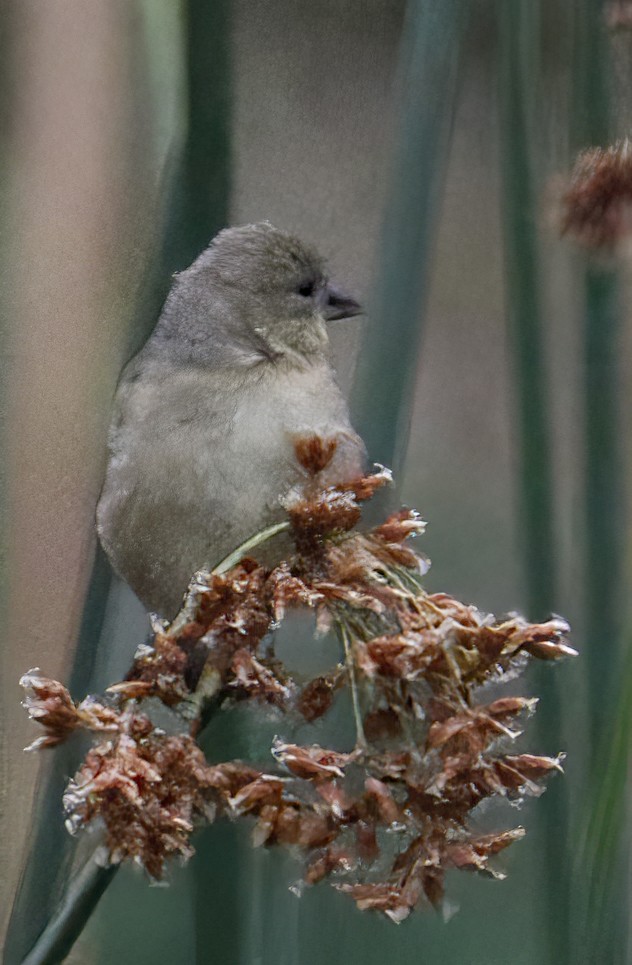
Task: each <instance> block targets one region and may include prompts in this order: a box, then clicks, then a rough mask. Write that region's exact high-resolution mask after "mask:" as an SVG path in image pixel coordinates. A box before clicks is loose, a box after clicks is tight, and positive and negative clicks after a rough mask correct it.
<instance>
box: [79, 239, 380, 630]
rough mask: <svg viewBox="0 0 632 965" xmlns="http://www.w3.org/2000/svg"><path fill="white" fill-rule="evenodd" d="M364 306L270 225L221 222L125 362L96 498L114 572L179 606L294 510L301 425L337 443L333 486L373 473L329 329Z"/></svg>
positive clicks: (167, 607) (304, 432)
mask: <svg viewBox="0 0 632 965" xmlns="http://www.w3.org/2000/svg"><path fill="white" fill-rule="evenodd" d="M359 312H360V307H359V305H358V303H357V302H356V301H354V300H353V299H352V298H350V297H349V296H348V295H345V294H343V293H342V292H340V291H338V290H337V289H336V288H334V287H333V286H332V285H331V284H330V283H329V281H328V279H327V275H326V272H325V265H324V262H323V260H322V259H321V258H320V256H319V255H318V254H317V253H316V252H315V251H313V250H312V249H311V248H309V247H307V246H306V245H304V244H303V243H302V242H301V241H299V240H298V239H297V238H295V237H293V236H292V235H289V234H287V233H286V232H284V231H280V230H279V229H277V228H275V227H274V226H273V225H271V224H269V223H267V222H263V223H261V224H254V225H246V226H244V227H238V228H228V229H226V230H224V231H221V232H220V233H219V234H218V235H217V237H216V238H215V239H214V240H213V242H212V243H211V245H210V246H209V247H208V248H207V249H206V250H205V251H204V252H203V253H202V254H201V255H200V256H199V257H198V258H197V259H196V261H194V262H193V264H192V265H191V267H190V268H187V269H186V271H183V272H181V273H180V274H178V275H177V276H176V277H175V280H174V283H173V287H172V289H171V291H170V292H169V295H168V297H167V300H166V302H165V305H164V308H163V310H162V313H161V315H160V317H159V319H158V322H157V325H156V327H155V329H154V331H153V333H152V335H151V336H150V338H149V339H148V341H147V343H146V344H145V346H144V348H143V349H142V350H141V351H140V352H139V353H138V355H136V356H135V357H134V358H133V359H132V360H131V362H129V364H128V365H127V366H126V368H125V369H124V371H123V374H122V377H121V380H120V383H119V386H118V389H117V392H116V397H115V401H114V412H113V417H112V423H111V427H110V435H109V462H108V467H107V474H106V478H105V483H104V486H103V491H102V494H101V497H100V501H99V504H98V508H97V526H98V532H99V536H100V539H101V542H102V544H103V547H104V549H105V551H106V553H107V555H108V557H109V559H110V562H111V563H112V566H113V568H114V570H115V571H116V572H117V573H118V574H119V576H121V577H122V578H123V579H124V580H125V581H126V582H127V583H128V584H129V585H130V586H131V588H132V589H133V590H134V592H135V593H136V595H137V596H138V597H139V599H140V600H141V601H142V602H143V603H144V604H145V606H147V607H148V608H149V609H151V610H153V611H155V612H157V613H159V614H160V615H162V616H164V617H172V616H173V615H174V614H175V613H176V612H177V610H178V608H179V606H180V604H181V601H182V596H183V593H184V592H185V590H186V588H187V585H188V583H189V580H190V579H191V577H192V575H193V573H194V572H195V571H196V570H198V569H200V568H202V567H207V566H213V565H215V564H217V563H218V562H219V561H220V560H221V559H222V558H223V557H225V556H226V555H227V554H228V553H230V552H231V550H233V549H235V547H237V546H238V545H239V544H240V543H241V542H243V541H244V540H246V539H247V538H248V537H249V536H252V535H253V534H254V533H256V532H257V531H259V530H261V529H262V528H264V527H266V526H268V525H271V524H272V523H274V522H275V521H277V520H280V519H282V518H283V515H284V509H283V506H282V502H281V500H283V498H284V497H285V496H287V494H288V493H289V492H291V491H293V490H296V489H299V490H300V487H301V485H302V483H303V482H304V481H305V479H306V478H307V474H306V470H305V469H304V468H303V467H302V466H301V465H300V464H299V462H298V460H297V457H296V454H295V449H294V442H295V440H296V439H297V438H298V437H301V436H312V435H319V436H322V437H326V438H332V437H333V438H335V439H336V440H337V448H336V451H335V454H334V456H333V459H332V461H331V463H330V464H329V466H328V467H327V468H326V470H325V471H324V473H323V482H324V483H325V484H326V483H327V482H333V481H340V480H343V479H348V478H351V477H354V476H357V475H360V474H361V473H362V471H363V469H364V468H365V448H364V444H363V442H362V440H361V439H360V438H359V436H358V435H357V434H356V433H355V432H354V431H353V429H352V427H351V424H350V422H349V413H348V409H347V404H346V401H345V399H344V397H343V396H342V394H341V391H340V389H339V387H338V385H337V383H336V378H335V374H334V371H333V369H332V367H331V364H330V362H329V357H328V343H329V339H328V334H327V323H328V322H330V321H333V320H336V319H343V318H350V317H352V316H354V315H357V314H359ZM268 552H270V548H268ZM254 555H257V554H256V553H255V554H254Z"/></svg>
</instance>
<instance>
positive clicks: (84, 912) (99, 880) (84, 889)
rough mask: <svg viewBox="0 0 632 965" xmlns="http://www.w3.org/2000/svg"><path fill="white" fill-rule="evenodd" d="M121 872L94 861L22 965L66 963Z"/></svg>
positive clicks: (68, 892) (74, 882) (70, 887)
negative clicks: (67, 957) (104, 895)
mask: <svg viewBox="0 0 632 965" xmlns="http://www.w3.org/2000/svg"><path fill="white" fill-rule="evenodd" d="M118 868H119V866H118V865H108V866H107V867H106V868H104V867H102V866H101V865H98V864H97V863H96V861H95V859H94V857H93V856H92V857H90V858H89V859H88V861H86V863H85V865H84V866H83V868H82V869H81V870H80V871H79V873H78V874H77V875H76V876H75V877H74V878H73V879H72V880H71V881H70V883H69V884H68V887H67V888H66V891H65V894H64V896H63V899H62V901H61V903H60V904H59V906H58V908H57V909H56V911H55V913H54V914H53V915H52V917H51V918H50V920H49V921H48V924H47V925H46V927H45V929H44V931H43V932H42V933H41V935H40V936H39V938H38V939H37V941H36V943H35V945H34V946H33V948H32V949H31V951H30V952H29V953H28V955H27V956H26V958H24V959H23V960H22V963H21V965H57V963H58V962H61V961H63V960H64V958H65V957H66V955H68V953H69V952H70V950H71V948H72V946H73V945H74V943H75V942H76V940H77V938H78V937H79V935H80V934H81V932H82V931H83V929H84V927H85V925H86V922H87V921H88V919H89V918H90V916H91V915H92V912H93V911H94V909H95V908H96V906H97V904H98V902H99V899H100V898H101V896H102V894H103V893H104V891H105V890H106V888H107V887H108V885H109V884H110V882H111V881H112V879H113V878H114V875H115V874H116V872H117V871H118Z"/></svg>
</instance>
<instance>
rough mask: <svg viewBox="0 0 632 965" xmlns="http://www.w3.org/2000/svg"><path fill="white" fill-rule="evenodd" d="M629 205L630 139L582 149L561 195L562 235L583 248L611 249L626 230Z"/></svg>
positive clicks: (630, 225) (631, 215)
mask: <svg viewBox="0 0 632 965" xmlns="http://www.w3.org/2000/svg"><path fill="white" fill-rule="evenodd" d="M631 204H632V146H631V144H630V141H629V140H628V139H627V138H626V139H625V140H623V141H618V142H617V143H616V144H613V145H612V146H611V147H608V148H605V149H604V148H600V147H593V148H590V149H589V150H587V151H583V152H582V153H581V154H580V155H579V157H578V158H577V161H576V162H575V167H574V169H573V172H572V174H571V178H570V183H569V184H568V187H567V188H566V191H565V193H564V195H563V198H562V215H561V230H562V234H570V235H572V236H573V237H574V238H575V239H576V241H578V242H579V243H580V244H581V245H583V246H584V247H586V248H606V249H612V248H614V247H616V245H617V244H618V243H619V242H620V241H621V240H622V239H623V238H624V237H626V236H627V235H629V233H630V229H631V228H632V212H631Z"/></svg>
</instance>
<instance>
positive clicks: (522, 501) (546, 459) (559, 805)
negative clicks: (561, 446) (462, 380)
mask: <svg viewBox="0 0 632 965" xmlns="http://www.w3.org/2000/svg"><path fill="white" fill-rule="evenodd" d="M540 16H541V8H540V4H539V3H538V0H512V2H507V0H499V22H500V58H501V61H500V110H501V156H502V164H503V172H502V174H503V196H504V203H503V209H504V220H505V232H504V234H505V271H506V286H507V296H506V297H507V316H508V333H509V345H510V351H511V354H512V361H513V373H514V385H515V405H516V421H517V425H518V486H519V517H520V523H521V536H522V544H523V547H524V560H525V577H526V588H527V604H528V610H529V616H530V618H531V619H543V618H545V617H547V616H548V615H549V614H550V613H551V612H552V611H553V610H554V609H555V599H556V583H557V573H556V563H557V560H556V547H555V528H554V487H553V464H552V458H551V438H550V426H549V411H550V410H549V405H548V398H549V396H548V385H547V377H546V348H545V342H544V334H543V329H544V319H543V311H542V304H541V277H540V264H539V252H538V239H537V207H538V205H537V199H538V194H539V186H538V184H537V179H536V168H535V157H536V154H535V145H536V144H537V137H536V133H537V131H538V127H537V126H536V125H537V118H538V108H539V106H540V103H539V98H538V85H539V81H540V64H539V54H540ZM538 685H539V686H540V687H541V692H542V696H543V699H542V702H541V705H540V713H539V715H538V723H539V728H540V735H541V737H542V739H543V740H545V741H546V742H547V743H552V744H553V745H554V750H555V751H557V750H559V748H560V742H561V737H560V721H559V706H560V699H559V693H558V687H557V685H556V682H555V680H554V679H553V678H552V676H550V675H547V676H546V678H545V677H544V675H542V674H540V675H539V680H538ZM546 803H547V812H548V814H547V822H546V827H545V833H546V852H545V856H544V861H545V869H544V879H543V884H544V887H545V889H546V897H545V902H544V913H545V915H546V922H547V932H548V943H549V947H550V949H551V955H552V960H554V961H555V962H556V963H560V965H561V963H563V962H568V961H570V960H569V943H568V932H569V914H570V907H569V887H570V885H569V881H568V878H567V876H566V874H565V869H566V867H567V865H568V861H567V844H566V836H565V831H564V829H565V828H566V823H567V820H566V819H567V808H566V801H565V794H564V790H563V788H561V787H560V786H559V785H558V786H557V787H553V788H551V789H549V791H548V793H547V802H546Z"/></svg>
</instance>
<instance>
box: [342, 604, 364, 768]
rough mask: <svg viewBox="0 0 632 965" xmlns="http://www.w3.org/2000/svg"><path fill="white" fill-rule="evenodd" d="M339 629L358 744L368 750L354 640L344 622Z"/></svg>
mask: <svg viewBox="0 0 632 965" xmlns="http://www.w3.org/2000/svg"><path fill="white" fill-rule="evenodd" d="M338 630H339V633H340V637H341V639H342V645H343V647H344V651H345V665H346V668H347V673H348V674H349V684H350V686H351V700H352V702H353V717H354V720H355V728H356V745H357V746H358V747H360V748H361V749H362V750H363V751H366V749H367V747H368V744H367V740H366V737H365V734H364V727H363V725H362V710H361V708H360V698H359V694H358V681H357V679H356V672H355V663H354V660H353V652H352V641H351V635H350V634H349V631H348V630H347V628H346V627H345V626H344V624H342V623H339V624H338Z"/></svg>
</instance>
